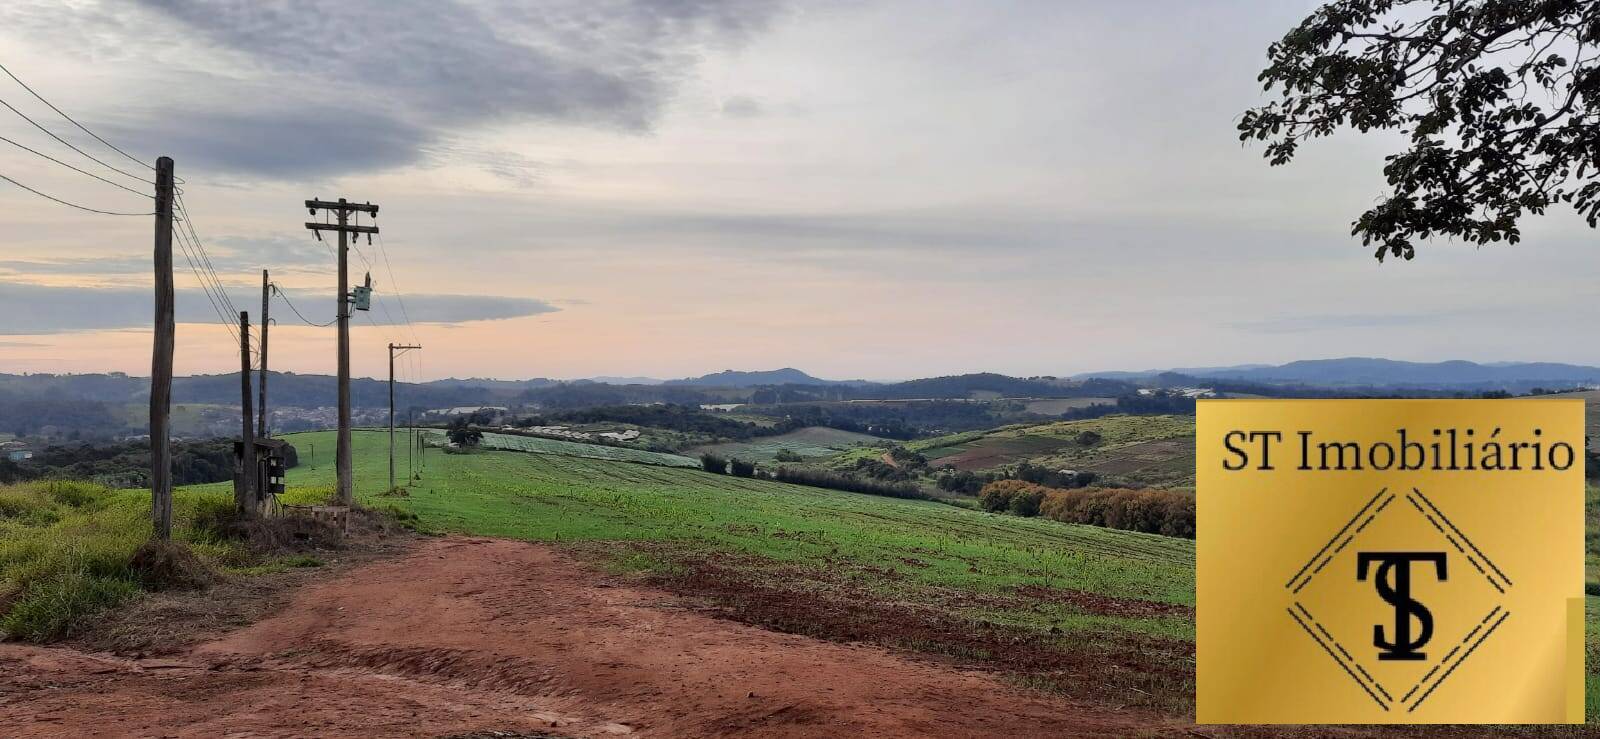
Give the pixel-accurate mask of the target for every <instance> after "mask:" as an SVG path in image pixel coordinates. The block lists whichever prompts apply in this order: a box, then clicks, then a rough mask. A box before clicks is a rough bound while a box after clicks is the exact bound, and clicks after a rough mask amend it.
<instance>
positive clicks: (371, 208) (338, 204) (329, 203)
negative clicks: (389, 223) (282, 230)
mask: <svg viewBox="0 0 1600 739" xmlns="http://www.w3.org/2000/svg"><path fill="white" fill-rule="evenodd" d="M306 207H307V208H312V209H315V210H346V211H349V210H358V211H361V212H362V213H371V214H372V215H377V214H378V206H376V205H373V204H372V203H351V202H348V201H344V200H307V201H306Z"/></svg>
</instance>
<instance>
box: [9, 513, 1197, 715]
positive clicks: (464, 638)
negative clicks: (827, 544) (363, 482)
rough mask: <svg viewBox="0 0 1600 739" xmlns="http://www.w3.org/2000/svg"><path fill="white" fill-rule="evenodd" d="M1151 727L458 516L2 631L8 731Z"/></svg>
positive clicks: (1102, 709)
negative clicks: (62, 634) (200, 636)
mask: <svg viewBox="0 0 1600 739" xmlns="http://www.w3.org/2000/svg"><path fill="white" fill-rule="evenodd" d="M491 732H518V733H520V734H521V735H525V736H534V735H545V734H548V735H556V736H615V735H622V734H638V735H642V736H673V737H676V736H767V737H795V736H879V737H907V736H929V735H937V736H1150V735H1165V734H1174V733H1180V734H1181V733H1183V728H1182V725H1181V724H1179V723H1177V722H1176V721H1174V720H1173V719H1170V718H1160V717H1155V716H1151V715H1146V714H1140V713H1136V712H1130V711H1122V710H1117V709H1115V708H1113V707H1108V706H1105V705H1099V704H1085V703H1077V702H1073V701H1069V700H1066V699H1061V698H1056V697H1052V696H1049V695H1046V694H1042V693H1037V692H1034V691H1030V690H1027V689H1024V688H1019V687H1016V686H1014V685H1011V684H1008V683H1005V682H1002V681H1000V680H998V679H996V678H994V677H992V676H990V675H987V674H983V673H979V672H972V671H964V670H958V669H955V668H952V667H949V666H946V665H942V664H939V663H936V662H932V661H926V660H920V659H914V658H908V657H904V656H900V655H897V654H893V653H890V652H887V651H885V650H882V649H878V648H874V647H866V646H855V645H841V644H834V643H829V642H824V641H819V640H815V639H810V638H807V637H802V636H795V635H788V634H779V633H775V632H770V631H766V630H762V629H759V628H755V627H752V626H746V625H742V624H739V623H735V622H732V621H728V620H725V619H719V618H715V617H713V616H711V615H708V614H706V613H703V612H700V611H697V610H694V609H693V608H691V607H690V606H689V605H688V603H687V602H686V601H683V600H680V599H679V598H677V597H675V596H672V595H670V594H667V593H665V592H663V591H659V590H652V589H649V588H644V587H638V586H634V585H629V584H625V583H623V582H622V581H621V580H619V579H617V578H614V577H609V576H606V575H603V574H598V573H596V572H595V571H594V570H593V569H590V568H586V567H584V566H582V565H580V564H578V563H577V562H576V561H574V560H573V559H571V558H570V557H568V556H567V555H564V554H562V553H561V552H559V551H558V550H556V549H554V548H551V547H548V546H542V545H536V544H528V543H523V542H513V541H502V540H490V539H465V538H450V539H438V540H431V541H428V542H425V543H422V544H420V545H419V546H418V547H417V548H416V549H414V550H413V551H411V552H409V553H407V554H405V555H403V556H400V557H396V558H393V559H389V560H385V561H382V562H379V563H376V564H372V565H368V566H365V567H363V568H360V569H356V570H353V571H349V572H346V573H344V574H342V575H340V576H338V577H336V578H334V579H330V580H328V581H325V582H321V583H318V584H315V585H311V586H307V587H305V588H303V589H301V590H300V591H298V592H296V593H295V594H294V596H293V598H292V599H291V600H290V602H289V604H288V605H287V606H286V607H285V608H284V609H283V610H282V611H281V612H279V613H277V614H276V615H274V616H272V617H270V618H267V619H266V620H263V621H260V622H258V623H256V624H254V625H252V626H248V627H245V628H243V629H240V630H238V631H235V632H233V633H231V634H228V635H226V636H224V637H222V638H220V639H216V640H214V641H210V642H206V643H203V644H200V645H198V646H196V647H193V648H191V649H189V650H187V651H185V652H182V653H179V654H177V655H175V656H173V657H169V658H163V659H146V660H127V659H119V658H116V657H112V656H107V655H95V654H87V653H84V652H79V651H74V650H70V649H63V648H43V647H30V646H20V645H0V734H3V735H5V736H8V737H34V736H90V735H94V736H172V737H200V736H205V737H212V736H251V737H257V736H318V737H345V736H348V737H370V736H446V735H452V734H469V733H478V734H480V735H486V736H492V735H495V734H492V733H491Z"/></svg>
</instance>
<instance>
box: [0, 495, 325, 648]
mask: <svg viewBox="0 0 1600 739" xmlns="http://www.w3.org/2000/svg"><path fill="white" fill-rule="evenodd" d="M318 494H324V493H321V492H319V491H300V490H296V491H292V493H291V495H318ZM172 507H173V530H172V545H169V546H152V545H150V544H149V543H150V535H151V531H152V529H151V523H150V493H149V492H148V491H145V490H114V489H110V488H106V487H104V486H101V485H96V484H92V483H83V482H70V481H59V480H50V481H37V482H29V483H22V484H17V485H9V486H0V636H3V637H4V638H11V639H22V640H27V641H34V642H48V641H53V640H57V639H61V638H65V637H68V636H72V635H73V634H74V633H76V630H77V629H78V627H79V626H80V624H81V623H82V622H83V621H84V619H86V618H87V617H90V616H93V615H94V614H96V613H98V612H100V611H103V610H105V609H107V608H111V607H114V606H117V605H119V604H122V603H124V602H126V601H128V600H130V599H132V598H136V597H138V596H139V595H140V594H141V593H143V592H145V591H148V590H160V589H167V588H195V587H204V586H205V585H206V584H208V582H209V580H210V576H211V573H214V572H235V573H239V572H249V571H250V568H254V567H261V566H266V567H269V568H270V567H272V566H273V565H274V564H277V565H278V566H280V567H284V568H287V567H299V566H313V565H310V564H309V562H310V560H311V559H314V558H307V557H303V556H302V557H300V558H298V559H297V558H294V557H287V558H284V560H283V561H279V562H277V563H274V562H273V561H271V560H268V561H267V562H265V563H264V562H263V555H261V554H258V553H255V552H252V551H251V550H250V548H249V547H248V546H247V545H246V544H245V543H244V542H242V541H240V540H239V539H237V538H235V537H233V536H231V535H230V534H229V532H227V531H224V530H222V529H221V528H220V527H219V522H222V521H226V520H229V519H230V518H231V516H232V511H233V495H232V491H231V489H230V486H229V485H228V484H227V483H220V484H212V485H202V486H193V487H185V488H179V489H177V490H175V491H174V493H173V506H172Z"/></svg>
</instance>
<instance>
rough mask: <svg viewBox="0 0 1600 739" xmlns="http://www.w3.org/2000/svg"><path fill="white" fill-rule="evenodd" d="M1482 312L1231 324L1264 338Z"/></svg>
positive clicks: (1435, 320)
mask: <svg viewBox="0 0 1600 739" xmlns="http://www.w3.org/2000/svg"><path fill="white" fill-rule="evenodd" d="M1479 312H1480V311H1470V310H1453V311H1441V312H1437V313H1347V314H1328V315H1305V316H1274V317H1272V318H1263V319H1261V320H1256V321H1240V322H1237V323H1234V324H1232V325H1233V327H1234V328H1237V329H1239V330H1241V331H1247V332H1251V333H1261V334H1298V333H1304V332H1307V331H1333V330H1338V329H1352V328H1355V329H1366V328H1370V329H1391V328H1396V327H1400V326H1426V325H1436V324H1449V323H1453V322H1456V321H1459V320H1460V319H1463V318H1466V317H1469V316H1470V315H1473V314H1476V313H1479Z"/></svg>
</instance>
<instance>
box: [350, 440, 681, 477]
mask: <svg viewBox="0 0 1600 739" xmlns="http://www.w3.org/2000/svg"><path fill="white" fill-rule="evenodd" d="M421 432H422V434H423V435H424V436H427V437H428V439H429V441H430V442H432V443H436V444H437V443H443V442H444V440H445V439H444V432H443V431H440V430H438V429H422V430H421ZM396 434H397V436H396V438H397V439H402V438H403V437H401V436H399V435H398V434H399V432H396ZM388 438H389V437H388V432H384V442H383V443H384V444H385V445H387V444H388V443H389V440H388ZM398 443H404V442H403V441H401V442H398ZM329 444H330V446H329V448H330V449H331V448H332V446H331V444H332V441H331V439H330V441H329ZM479 446H480V447H481V448H484V449H499V450H504V451H515V452H532V453H534V454H557V455H562V456H568V457H588V458H590V459H606V460H611V461H614V462H638V463H640V464H658V465H663V466H666V467H699V466H700V461H699V460H697V459H692V458H690V457H685V456H683V455H681V454H666V453H663V452H652V451H647V450H644V449H630V448H628V447H620V446H606V445H603V444H585V443H583V442H579V441H563V440H561V439H545V438H542V437H537V436H522V435H520V434H497V433H493V432H489V431H485V432H484V434H483V441H481V442H480V443H479ZM387 448H388V447H387V446H385V449H386V450H387ZM401 451H404V449H403V448H402V450H401ZM385 454H387V451H385ZM385 459H387V457H386V458H385ZM384 474H385V475H388V471H387V470H385V471H384ZM385 479H387V478H385Z"/></svg>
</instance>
